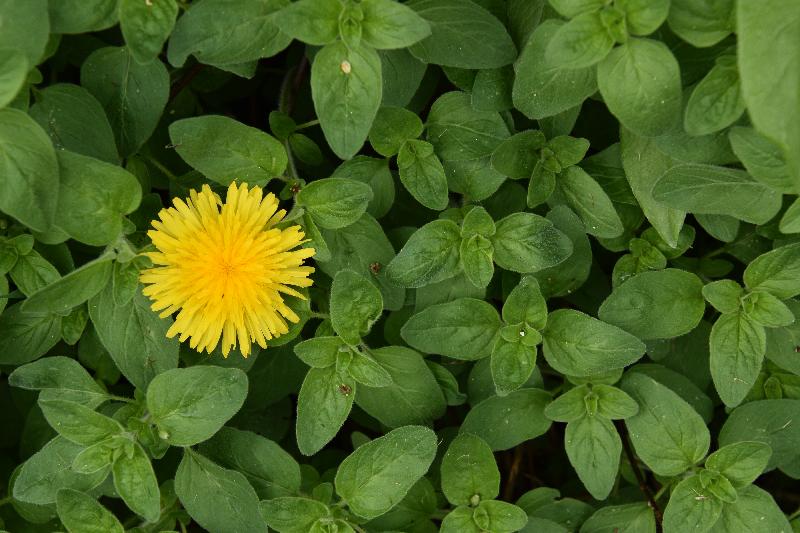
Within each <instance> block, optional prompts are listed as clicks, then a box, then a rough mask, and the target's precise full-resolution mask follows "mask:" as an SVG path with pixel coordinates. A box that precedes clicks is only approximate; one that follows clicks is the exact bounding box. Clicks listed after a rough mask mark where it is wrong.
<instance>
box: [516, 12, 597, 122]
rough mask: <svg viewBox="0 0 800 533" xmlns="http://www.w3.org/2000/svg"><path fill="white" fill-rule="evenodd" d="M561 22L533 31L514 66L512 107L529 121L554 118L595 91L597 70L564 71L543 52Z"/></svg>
mask: <svg viewBox="0 0 800 533" xmlns="http://www.w3.org/2000/svg"><path fill="white" fill-rule="evenodd" d="M563 25H564V23H563V22H561V21H557V20H554V19H550V20H546V21H544V22H543V23H542V24H541V25H539V26H538V27H537V28H536V30H534V32H533V34H532V35H531V37H530V39H529V40H528V42H527V44H526V45H525V47H524V48H523V49H522V52H521V53H520V55H519V58H518V59H517V61H516V62H515V63H514V72H515V74H516V76H515V78H514V87H513V90H512V93H511V97H512V99H513V101H514V107H516V108H517V109H519V110H520V111H522V113H524V114H525V115H526V116H527V117H528V118H535V119H540V118H543V117H550V116H554V115H557V114H558V113H561V112H563V111H566V110H568V109H572V108H574V107H575V106H578V105H580V104H581V103H582V102H583V101H584V100H586V98H588V97H589V96H591V95H592V94H594V92H595V91H597V75H596V74H595V72H596V69H594V68H592V67H588V68H582V69H567V68H564V67H562V65H561V63H560V62H551V61H548V60H547V55H546V53H545V51H546V50H547V48H548V47H549V44H550V42H551V41H552V39H553V37H554V35H555V34H556V32H557V31H558V30H559V29H560V28H562V27H563Z"/></svg>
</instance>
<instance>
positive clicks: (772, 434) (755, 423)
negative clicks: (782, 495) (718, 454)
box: [719, 399, 800, 477]
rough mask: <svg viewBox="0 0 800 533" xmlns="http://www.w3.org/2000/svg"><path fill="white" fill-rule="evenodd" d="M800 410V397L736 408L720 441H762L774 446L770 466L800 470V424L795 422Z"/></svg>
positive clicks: (728, 442)
mask: <svg viewBox="0 0 800 533" xmlns="http://www.w3.org/2000/svg"><path fill="white" fill-rule="evenodd" d="M798 413H800V400H785V399H784V400H761V401H754V402H749V403H745V404H744V405H742V406H740V407H737V408H736V409H734V410H733V411H732V412H731V414H730V415H729V416H728V419H727V420H726V421H725V424H724V425H723V426H722V430H721V431H720V433H719V445H720V446H721V447H724V446H727V445H729V444H732V443H735V442H742V441H754V440H755V441H759V442H763V443H766V444H768V445H769V446H770V448H771V449H772V457H771V458H770V461H769V464H768V466H767V469H768V470H771V469H773V468H775V467H778V468H780V469H781V470H783V471H785V472H796V471H797V466H796V465H797V464H798V461H800V451H799V450H798V449H797V439H798V436H799V435H800V427H799V426H797V425H796V424H794V423H793V421H794V420H797V416H798ZM734 477H735V476H734Z"/></svg>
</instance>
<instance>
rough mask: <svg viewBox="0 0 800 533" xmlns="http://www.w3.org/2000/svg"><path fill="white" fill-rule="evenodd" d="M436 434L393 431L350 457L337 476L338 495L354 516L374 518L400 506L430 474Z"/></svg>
mask: <svg viewBox="0 0 800 533" xmlns="http://www.w3.org/2000/svg"><path fill="white" fill-rule="evenodd" d="M436 445H437V443H436V434H435V433H434V432H433V431H431V430H430V429H428V428H425V427H422V426H406V427H402V428H398V429H395V430H392V431H390V432H389V433H387V434H386V435H384V436H383V437H379V438H377V439H375V440H373V441H370V442H368V443H366V444H364V445H362V446H360V447H359V448H358V449H356V450H355V451H354V452H353V453H351V454H350V455H349V456H347V458H345V460H344V461H342V463H341V464H340V465H339V468H338V470H337V472H336V479H335V484H336V492H337V493H338V494H339V496H341V497H342V498H343V499H344V500H345V501H346V502H347V505H348V507H349V508H350V510H351V511H353V513H355V514H356V515H358V516H361V517H364V518H375V517H376V516H380V515H382V514H384V513H385V512H386V511H388V510H389V509H391V508H392V507H394V506H395V505H397V504H398V503H399V502H400V500H402V499H403V497H404V496H405V495H406V493H407V492H408V490H409V489H410V488H411V486H412V485H413V484H414V483H416V482H417V480H418V479H419V478H420V477H422V476H423V475H424V474H425V472H427V471H428V467H429V466H430V465H431V463H432V462H433V459H434V457H435V455H436Z"/></svg>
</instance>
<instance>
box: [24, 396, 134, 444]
mask: <svg viewBox="0 0 800 533" xmlns="http://www.w3.org/2000/svg"><path fill="white" fill-rule="evenodd" d="M39 407H40V408H41V409H42V413H43V414H44V417H45V418H46V419H47V422H48V423H49V424H50V425H51V426H52V427H53V429H55V430H56V431H57V432H58V434H59V435H61V436H62V437H64V438H65V439H67V440H70V441H72V442H74V443H76V444H81V445H83V446H91V445H92V444H97V443H98V442H100V441H103V440H105V439H107V438H109V437H113V436H115V435H121V434H122V432H123V428H122V426H121V425H120V424H119V422H117V421H116V420H114V419H113V418H109V417H107V416H105V415H103V414H100V413H98V412H97V411H95V410H94V409H91V408H89V407H86V406H84V405H81V404H79V403H76V402H71V401H68V400H56V399H52V400H43V399H42V400H39Z"/></svg>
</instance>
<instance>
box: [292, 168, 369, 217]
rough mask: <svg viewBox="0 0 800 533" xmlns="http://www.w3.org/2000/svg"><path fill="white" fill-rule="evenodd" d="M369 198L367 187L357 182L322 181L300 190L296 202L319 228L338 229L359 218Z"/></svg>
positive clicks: (327, 179) (340, 180)
mask: <svg viewBox="0 0 800 533" xmlns="http://www.w3.org/2000/svg"><path fill="white" fill-rule="evenodd" d="M372 196H373V193H372V189H371V188H370V187H369V185H367V184H365V183H362V182H360V181H355V180H351V179H346V178H324V179H321V180H316V181H312V182H311V183H309V184H308V185H306V186H305V187H303V188H302V189H300V192H298V193H297V196H296V202H297V205H299V206H301V207H304V208H305V209H306V211H308V213H309V214H310V215H311V218H312V219H314V222H316V223H317V224H318V225H319V226H320V227H322V228H325V229H338V228H343V227H345V226H349V225H350V224H352V223H354V222H355V221H356V220H358V219H359V218H361V215H363V214H364V212H365V211H366V210H367V205H368V204H369V202H370V200H372Z"/></svg>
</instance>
